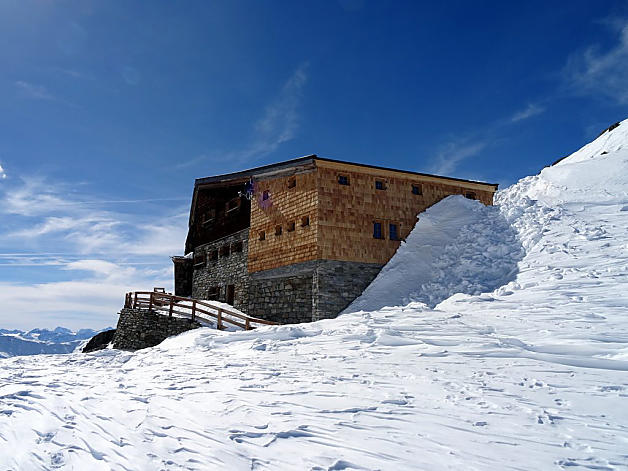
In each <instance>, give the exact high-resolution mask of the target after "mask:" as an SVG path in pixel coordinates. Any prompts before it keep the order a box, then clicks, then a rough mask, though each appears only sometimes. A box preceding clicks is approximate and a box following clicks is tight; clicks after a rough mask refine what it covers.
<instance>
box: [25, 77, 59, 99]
mask: <svg viewBox="0 0 628 471" xmlns="http://www.w3.org/2000/svg"><path fill="white" fill-rule="evenodd" d="M15 86H16V87H17V88H18V89H19V90H20V91H21V92H22V93H24V95H26V96H27V97H29V98H33V99H35V100H50V101H56V100H57V98H56V97H55V96H54V95H52V94H51V93H50V92H49V91H48V89H47V88H46V87H44V86H43V85H37V84H35V83H30V82H24V81H22V80H18V81H17V82H15Z"/></svg>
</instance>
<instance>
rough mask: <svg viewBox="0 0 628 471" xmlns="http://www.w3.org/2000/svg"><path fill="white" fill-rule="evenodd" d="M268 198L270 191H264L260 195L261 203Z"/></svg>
mask: <svg viewBox="0 0 628 471" xmlns="http://www.w3.org/2000/svg"><path fill="white" fill-rule="evenodd" d="M268 198H270V191H268V190H264V192H263V193H262V201H266V200H267V199H268Z"/></svg>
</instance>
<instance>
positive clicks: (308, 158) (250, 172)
mask: <svg viewBox="0 0 628 471" xmlns="http://www.w3.org/2000/svg"><path fill="white" fill-rule="evenodd" d="M317 160H320V161H323V162H332V163H338V164H344V165H353V166H356V167H364V168H372V169H375V170H385V171H388V172H397V173H405V174H409V175H417V176H422V177H431V178H439V179H443V180H452V181H457V182H463V183H475V184H477V185H486V186H492V187H494V188H495V190H497V188H498V187H499V184H498V183H488V182H482V181H478V180H468V179H465V178H456V177H446V176H444V175H436V174H432V173H423V172H415V171H412V170H401V169H398V168H391V167H383V166H379V165H371V164H363V163H358V162H350V161H347V160H338V159H330V158H327V157H319V156H318V155H316V154H309V155H305V156H303V157H297V158H295V159H290V160H284V161H283V162H277V163H274V164H268V165H262V166H260V167H254V168H250V169H246V170H241V171H239V172H233V173H225V174H221V175H214V176H210V177H204V178H197V179H196V180H195V181H194V186H195V187H197V186H200V185H203V184H206V183H217V182H222V181H229V180H238V179H240V178H246V177H252V176H254V175H256V174H259V173H264V172H268V171H271V170H283V169H288V168H290V167H294V166H296V165H299V164H303V163H309V162H314V161H317Z"/></svg>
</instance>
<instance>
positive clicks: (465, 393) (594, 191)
mask: <svg viewBox="0 0 628 471" xmlns="http://www.w3.org/2000/svg"><path fill="white" fill-rule="evenodd" d="M497 204H498V205H497V206H496V207H494V208H484V207H482V206H480V204H479V203H477V202H473V201H468V200H465V199H463V198H461V197H450V198H447V199H446V200H443V201H442V202H440V203H438V204H437V205H435V206H433V207H431V208H430V209H429V210H428V211H427V212H426V213H424V214H421V215H419V223H418V224H417V226H416V228H415V229H414V231H413V232H412V234H411V235H410V236H409V237H408V239H407V242H406V243H405V244H404V245H403V246H402V247H401V249H400V250H399V251H398V253H397V255H396V256H395V257H394V258H393V259H392V260H391V262H390V263H389V265H388V266H387V267H386V269H385V270H384V271H383V272H382V273H381V274H380V276H379V277H378V278H377V279H376V280H375V282H374V283H373V285H372V286H371V287H370V288H369V289H368V290H367V291H366V292H365V293H364V295H363V296H362V297H361V298H360V299H358V300H356V302H355V303H354V305H352V306H351V307H350V308H349V309H347V312H346V313H345V314H344V315H342V316H340V317H339V318H337V319H333V320H325V321H320V322H317V323H312V324H302V325H292V326H280V327H273V328H262V329H259V330H257V331H251V332H218V331H215V330H212V329H209V328H205V329H198V330H196V331H191V332H188V333H185V334H182V335H180V336H178V337H175V338H171V339H168V340H166V341H165V342H164V343H162V344H161V345H160V346H158V347H155V348H152V349H146V350H142V351H138V352H136V353H128V352H119V351H113V350H106V351H101V352H97V353H94V354H87V355H81V354H72V355H69V356H59V355H52V356H47V357H45V358H46V361H45V362H42V361H41V359H42V358H44V357H38V358H15V359H6V360H3V363H2V366H3V368H2V369H0V385H1V386H0V405H1V407H0V411H1V412H2V413H1V414H0V468H2V469H5V468H8V469H49V468H63V467H67V468H74V469H93V470H97V469H111V468H113V469H233V470H240V469H242V470H245V469H246V470H250V469H255V470H261V469H268V470H276V469H311V470H349V469H356V470H357V469H360V470H364V469H394V470H416V469H426V470H440V469H465V470H481V469H503V470H521V469H572V468H574V467H581V468H584V469H604V470H614V469H626V467H628V454H627V452H626V450H628V425H627V424H628V408H626V407H625V403H626V396H627V395H628V375H627V372H628V317H627V315H626V313H627V312H628V230H627V229H626V228H627V227H628V120H627V121H624V122H623V123H622V124H621V125H620V126H619V127H618V128H616V129H614V130H613V131H612V132H606V133H604V134H602V135H601V136H600V137H599V138H598V139H596V140H595V141H594V142H592V143H591V144H589V145H587V146H585V147H583V148H582V149H581V150H579V151H578V152H576V153H574V154H573V155H571V156H570V157H568V158H566V159H564V160H562V161H561V162H559V163H558V164H556V165H555V166H552V167H548V168H545V169H544V170H543V171H542V172H541V173H540V174H539V175H536V176H531V177H527V178H524V179H522V180H521V181H520V182H518V183H517V184H515V185H513V186H512V187H510V188H507V189H505V190H503V191H501V192H500V193H499V194H498V196H497Z"/></svg>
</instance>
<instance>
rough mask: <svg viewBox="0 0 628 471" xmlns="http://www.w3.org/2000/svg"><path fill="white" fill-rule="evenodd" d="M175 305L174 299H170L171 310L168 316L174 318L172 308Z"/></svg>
mask: <svg viewBox="0 0 628 471" xmlns="http://www.w3.org/2000/svg"><path fill="white" fill-rule="evenodd" d="M173 305H174V299H172V298H170V310H169V311H168V315H169V316H170V317H172V307H173Z"/></svg>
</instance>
